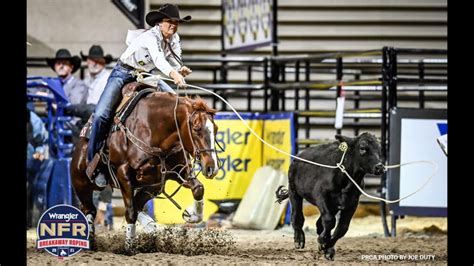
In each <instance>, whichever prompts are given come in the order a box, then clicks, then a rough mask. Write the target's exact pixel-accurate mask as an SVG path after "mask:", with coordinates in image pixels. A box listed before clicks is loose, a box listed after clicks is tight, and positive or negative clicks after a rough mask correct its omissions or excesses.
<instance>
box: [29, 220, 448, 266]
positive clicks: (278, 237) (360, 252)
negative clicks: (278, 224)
mask: <svg viewBox="0 0 474 266" xmlns="http://www.w3.org/2000/svg"><path fill="white" fill-rule="evenodd" d="M316 218H317V216H311V217H307V218H306V221H305V227H304V228H305V234H306V246H305V248H304V250H302V251H296V250H295V249H294V246H293V232H292V228H291V227H289V226H285V227H283V228H281V229H278V230H258V231H256V230H242V229H226V230H222V229H219V230H211V231H213V233H211V234H209V233H201V235H199V236H196V237H197V238H199V240H198V241H197V242H193V241H190V239H192V236H191V234H190V233H189V232H188V235H187V240H179V239H178V238H177V237H176V238H174V239H173V237H175V236H171V235H172V234H170V233H162V235H161V236H159V237H157V238H156V239H155V241H156V245H153V244H152V245H148V244H147V245H144V246H141V248H140V250H141V252H140V253H137V254H134V255H124V254H123V252H122V251H121V247H123V245H122V244H121V243H122V240H123V237H124V236H123V235H124V233H123V230H122V228H121V227H122V226H123V225H124V222H123V220H122V219H116V220H115V232H113V233H103V234H98V236H97V239H98V240H97V243H98V246H99V248H98V250H99V251H96V252H92V251H86V250H83V251H81V252H79V253H78V254H76V255H74V256H72V257H69V258H65V259H64V260H63V261H59V260H58V258H56V257H53V256H52V255H50V254H49V253H47V252H46V251H38V250H37V249H36V248H35V240H36V232H35V230H34V229H30V230H28V232H27V237H28V241H27V263H28V264H29V265H37V264H40V265H44V264H50V265H51V264H54V265H56V264H72V265H76V264H81V265H83V264H94V265H95V264H109V265H120V264H128V265H130V264H138V263H140V264H168V265H182V264H185V263H186V264H189V263H191V264H225V265H229V264H240V263H245V264H252V265H254V264H260V265H263V264H265V265H267V264H335V265H340V264H346V265H347V264H368V263H381V262H383V263H394V264H412V263H422V264H430V265H432V264H443V265H444V264H447V233H446V232H447V219H445V218H417V217H406V218H405V219H402V220H399V221H398V236H397V237H396V238H386V237H384V236H383V230H382V226H381V221H380V217H379V216H374V215H371V216H367V217H364V218H354V219H353V221H352V223H351V226H350V229H349V231H348V233H347V235H346V236H345V237H344V238H342V239H341V240H340V241H339V242H338V243H337V244H336V257H335V260H334V261H333V262H330V261H327V260H326V259H324V256H323V254H322V253H320V252H319V251H318V249H317V240H316V233H315V228H314V227H315V226H314V224H315V222H316ZM137 230H138V231H139V230H140V228H139V226H137ZM179 230H181V231H180V232H181V233H182V232H184V231H183V230H184V229H182V228H179ZM188 230H191V231H194V232H196V231H197V230H198V229H188ZM201 232H203V231H201ZM197 238H195V239H197ZM141 240H142V241H146V243H150V242H153V240H151V241H147V240H146V239H143V238H142V239H141ZM167 241H168V242H167ZM150 246H152V247H153V248H152V249H148V248H149V247H150ZM156 249H158V250H156ZM163 250H165V251H166V252H159V251H163ZM177 251H179V252H177ZM167 252H177V253H180V252H181V254H170V253H167ZM183 254H199V255H183Z"/></svg>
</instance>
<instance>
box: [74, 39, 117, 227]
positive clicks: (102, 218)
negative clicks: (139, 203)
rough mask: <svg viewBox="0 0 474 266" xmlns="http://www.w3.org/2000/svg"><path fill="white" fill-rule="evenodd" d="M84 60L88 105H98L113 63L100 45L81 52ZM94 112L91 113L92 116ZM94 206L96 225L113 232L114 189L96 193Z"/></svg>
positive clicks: (108, 188)
mask: <svg viewBox="0 0 474 266" xmlns="http://www.w3.org/2000/svg"><path fill="white" fill-rule="evenodd" d="M80 54H81V57H82V60H84V61H86V64H87V68H88V70H89V73H88V75H87V76H86V78H85V79H84V83H86V85H87V86H88V87H89V93H88V97H87V100H86V103H87V105H88V106H89V105H94V106H95V105H97V102H99V98H100V95H102V92H103V91H104V88H105V85H106V84H107V79H108V78H109V76H110V72H111V71H110V70H108V69H106V68H105V66H106V65H107V64H109V63H110V62H111V61H112V59H113V58H112V56H111V55H110V54H108V55H104V50H103V49H102V47H101V46H100V45H92V46H91V48H90V49H89V54H88V55H84V54H83V53H82V51H81V52H80ZM92 112H93V110H92V111H91V114H92ZM93 200H94V205H96V207H97V216H96V218H95V224H96V225H100V226H103V227H106V228H108V229H109V230H113V209H112V188H111V187H110V186H107V187H106V188H105V189H104V190H102V191H100V192H99V191H94V194H93Z"/></svg>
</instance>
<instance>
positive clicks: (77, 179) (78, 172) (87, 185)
mask: <svg viewBox="0 0 474 266" xmlns="http://www.w3.org/2000/svg"><path fill="white" fill-rule="evenodd" d="M86 147H87V145H86V144H85V143H84V142H80V143H79V144H77V145H76V149H75V150H74V154H73V156H72V160H71V167H70V169H71V170H70V171H71V179H72V185H73V187H74V190H75V192H76V195H77V197H78V198H79V200H80V201H81V210H82V212H83V213H84V214H85V215H86V218H87V222H88V223H89V228H90V230H91V233H92V234H93V233H94V220H95V216H96V213H97V209H96V208H95V206H94V203H93V200H92V192H93V191H94V184H92V183H91V182H90V179H89V178H88V177H87V175H86V171H85V168H86V162H85V154H86Z"/></svg>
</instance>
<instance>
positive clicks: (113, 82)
mask: <svg viewBox="0 0 474 266" xmlns="http://www.w3.org/2000/svg"><path fill="white" fill-rule="evenodd" d="M129 72H130V70H128V69H126V68H123V67H122V66H120V65H118V64H117V65H115V67H114V69H113V70H112V72H111V73H110V76H109V79H108V80H107V84H106V85H105V88H104V91H103V92H102V95H101V96H100V98H99V102H98V103H97V106H96V107H95V111H94V119H93V120H92V131H91V136H90V139H89V145H88V150H87V161H88V162H91V161H92V159H93V158H94V155H95V154H96V153H97V152H98V151H99V149H100V147H101V145H102V143H103V142H104V141H105V139H106V136H107V133H108V131H109V130H110V126H111V125H112V122H113V117H114V114H115V110H116V109H117V107H118V105H119V104H120V101H121V100H122V87H123V86H124V85H125V84H127V83H130V82H133V81H135V77H134V76H132V75H131V74H130V73H129ZM159 86H160V88H161V90H162V91H168V92H172V93H174V91H173V89H172V88H171V87H170V86H168V84H166V83H165V82H164V81H162V80H160V81H159Z"/></svg>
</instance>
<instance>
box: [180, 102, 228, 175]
mask: <svg viewBox="0 0 474 266" xmlns="http://www.w3.org/2000/svg"><path fill="white" fill-rule="evenodd" d="M198 112H206V111H205V110H194V111H193V112H192V113H191V115H189V117H188V129H189V130H188V133H189V138H190V140H191V144H192V145H193V151H194V156H193V159H194V161H193V163H192V168H191V169H196V164H198V163H199V165H200V166H201V170H202V164H201V153H204V152H209V153H211V154H212V152H214V153H215V154H216V159H217V168H218V169H221V168H222V162H221V160H220V159H219V153H218V152H217V150H216V149H215V148H212V147H208V148H204V149H200V148H198V147H197V145H196V144H195V142H194V138H193V133H192V132H191V131H192V122H193V118H194V115H195V114H196V113H198ZM206 113H207V112H206ZM207 114H209V113H207ZM213 123H214V122H213ZM210 134H214V132H210ZM214 142H215V143H216V144H217V146H218V147H219V148H220V149H221V151H223V150H224V149H222V147H221V146H220V145H219V143H218V142H217V141H216V140H215V139H214ZM183 150H184V147H183ZM200 172H201V171H199V172H198V173H197V174H196V175H195V176H197V175H199V173H200Z"/></svg>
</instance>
